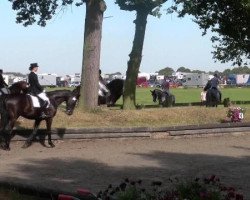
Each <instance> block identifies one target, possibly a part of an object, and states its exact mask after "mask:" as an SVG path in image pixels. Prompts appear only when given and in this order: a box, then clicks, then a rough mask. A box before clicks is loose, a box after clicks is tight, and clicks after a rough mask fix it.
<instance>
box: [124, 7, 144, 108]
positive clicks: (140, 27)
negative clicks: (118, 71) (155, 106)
mask: <svg viewBox="0 0 250 200" xmlns="http://www.w3.org/2000/svg"><path fill="white" fill-rule="evenodd" d="M147 16H148V12H146V11H145V10H144V11H143V10H138V11H137V16H136V20H135V21H134V23H135V36H134V41H133V47H132V51H131V53H130V55H129V57H130V60H129V61H128V68H127V72H126V80H125V89H124V95H123V109H126V110H129V109H135V108H136V99H135V92H136V80H137V76H138V72H139V68H140V64H141V59H142V48H143V42H144V36H145V31H146V24H147Z"/></svg>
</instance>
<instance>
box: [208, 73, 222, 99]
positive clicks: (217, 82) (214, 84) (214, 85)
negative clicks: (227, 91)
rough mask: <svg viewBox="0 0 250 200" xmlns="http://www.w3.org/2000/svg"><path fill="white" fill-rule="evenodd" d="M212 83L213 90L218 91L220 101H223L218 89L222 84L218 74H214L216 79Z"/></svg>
mask: <svg viewBox="0 0 250 200" xmlns="http://www.w3.org/2000/svg"><path fill="white" fill-rule="evenodd" d="M210 83H211V89H216V90H218V92H219V93H220V101H221V91H220V90H219V88H218V85H219V83H220V82H219V77H218V74H217V73H215V74H214V77H213V78H212V79H211V81H210Z"/></svg>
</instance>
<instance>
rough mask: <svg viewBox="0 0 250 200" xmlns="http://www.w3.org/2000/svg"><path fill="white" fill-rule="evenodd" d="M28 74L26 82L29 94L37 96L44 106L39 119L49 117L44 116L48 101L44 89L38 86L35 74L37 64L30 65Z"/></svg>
mask: <svg viewBox="0 0 250 200" xmlns="http://www.w3.org/2000/svg"><path fill="white" fill-rule="evenodd" d="M29 70H30V73H29V76H28V81H29V84H30V87H29V93H30V94H31V95H34V96H37V97H38V98H40V99H41V100H43V102H44V104H43V105H42V106H41V108H42V112H41V118H46V117H49V115H47V114H46V112H47V110H48V108H49V105H50V101H49V98H48V97H47V95H46V93H45V91H44V88H43V87H42V86H41V85H40V83H39V81H38V77H37V74H36V72H37V71H38V64H37V63H31V64H30V67H29Z"/></svg>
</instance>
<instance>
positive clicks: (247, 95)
mask: <svg viewBox="0 0 250 200" xmlns="http://www.w3.org/2000/svg"><path fill="white" fill-rule="evenodd" d="M153 89H154V88H137V91H136V102H137V104H142V105H152V104H154V103H153V101H152V96H151V93H150V90H153ZM170 91H171V93H173V94H174V95H175V99H176V103H190V102H200V93H201V91H202V89H201V88H188V89H183V88H174V89H171V90H170ZM221 92H222V99H224V98H228V97H229V98H230V100H231V101H250V88H222V89H221ZM118 103H121V99H120V100H119V102H118Z"/></svg>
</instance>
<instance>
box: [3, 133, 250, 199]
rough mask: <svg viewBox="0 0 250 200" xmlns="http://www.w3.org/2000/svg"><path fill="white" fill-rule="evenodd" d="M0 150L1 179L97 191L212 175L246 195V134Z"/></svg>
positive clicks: (249, 177) (249, 158) (249, 183)
mask: <svg viewBox="0 0 250 200" xmlns="http://www.w3.org/2000/svg"><path fill="white" fill-rule="evenodd" d="M22 144H23V142H12V143H11V151H9V152H7V151H3V150H0V180H8V181H14V182H18V183H25V184H31V185H38V186H43V187H48V188H53V189H55V188H59V189H64V190H68V191H74V190H75V189H77V188H87V189H90V190H91V191H92V192H94V193H96V192H98V191H99V190H103V189H105V188H106V187H107V186H108V185H109V184H110V183H112V184H119V183H120V182H121V181H122V180H123V179H124V178H126V177H128V178H132V179H142V180H144V181H145V182H149V181H151V180H162V181H165V182H168V178H169V177H185V178H187V177H192V178H194V177H197V176H199V177H203V176H206V175H211V174H215V175H218V176H219V177H220V179H221V180H222V182H225V183H226V184H227V185H231V186H234V187H236V188H237V190H239V191H241V192H242V193H243V194H244V197H245V199H250V172H249V171H250V134H249V133H245V134H243V135H242V134H241V135H224V136H217V137H206V138H179V139H145V138H144V139H142V138H137V139H134V138H133V139H102V140H81V141H76V140H71V141H70V140H65V141H55V145H56V147H55V148H46V147H43V146H42V145H41V144H40V143H34V144H33V145H32V146H31V147H29V148H28V149H22V148H21V146H22Z"/></svg>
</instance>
